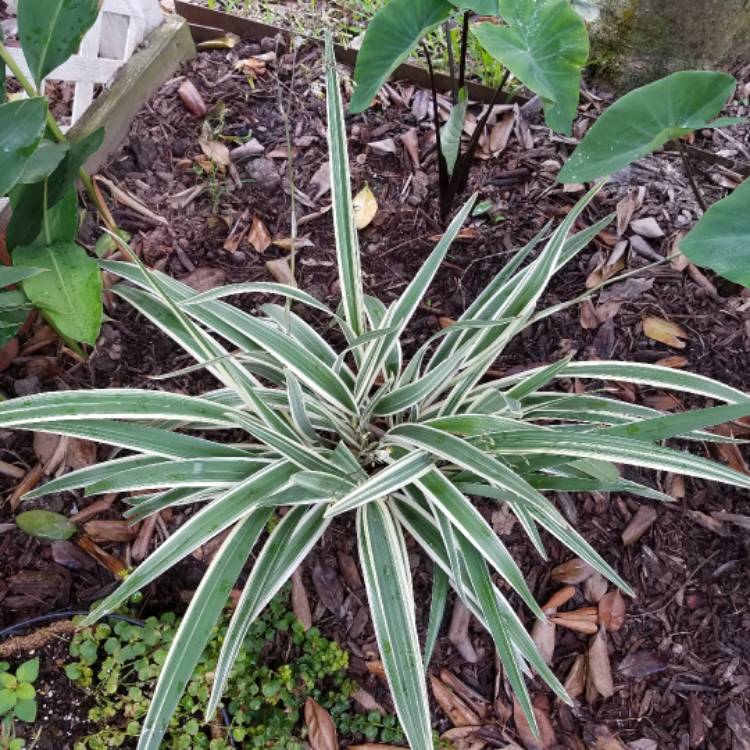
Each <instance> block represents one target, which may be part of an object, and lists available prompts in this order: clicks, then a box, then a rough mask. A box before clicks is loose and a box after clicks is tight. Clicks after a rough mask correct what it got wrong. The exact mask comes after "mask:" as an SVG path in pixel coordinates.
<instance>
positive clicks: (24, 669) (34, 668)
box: [16, 658, 39, 682]
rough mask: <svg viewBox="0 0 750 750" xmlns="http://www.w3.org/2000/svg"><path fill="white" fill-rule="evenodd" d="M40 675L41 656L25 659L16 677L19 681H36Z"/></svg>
mask: <svg viewBox="0 0 750 750" xmlns="http://www.w3.org/2000/svg"><path fill="white" fill-rule="evenodd" d="M38 676H39V658H35V659H29V660H28V661H25V662H24V663H23V664H21V666H20V667H19V668H18V669H17V670H16V679H17V680H18V681H19V682H35V681H36V678H37V677H38Z"/></svg>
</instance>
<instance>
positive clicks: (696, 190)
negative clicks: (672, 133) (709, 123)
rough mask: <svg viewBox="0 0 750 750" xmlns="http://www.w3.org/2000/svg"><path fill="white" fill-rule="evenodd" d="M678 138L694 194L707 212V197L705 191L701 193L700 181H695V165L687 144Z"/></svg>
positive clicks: (684, 165) (678, 146)
mask: <svg viewBox="0 0 750 750" xmlns="http://www.w3.org/2000/svg"><path fill="white" fill-rule="evenodd" d="M676 140H677V148H678V149H679V150H680V156H681V157H682V166H683V167H684V168H685V174H686V175H687V178H688V180H689V182H690V187H691V188H692V189H693V194H694V195H695V198H696V200H697V201H698V205H699V206H700V207H701V208H702V209H703V213H705V212H706V211H708V204H707V203H706V199H705V198H704V197H703V193H701V190H700V188H699V187H698V183H697V182H696V181H695V172H693V165H692V164H691V163H690V156H688V152H687V149H686V148H685V144H684V143H683V142H682V140H681V139H680V138H677V139H676Z"/></svg>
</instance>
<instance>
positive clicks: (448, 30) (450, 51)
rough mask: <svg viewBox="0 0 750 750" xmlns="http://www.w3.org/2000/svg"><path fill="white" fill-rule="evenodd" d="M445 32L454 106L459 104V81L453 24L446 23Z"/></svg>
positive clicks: (444, 25)
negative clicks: (454, 49) (452, 35)
mask: <svg viewBox="0 0 750 750" xmlns="http://www.w3.org/2000/svg"><path fill="white" fill-rule="evenodd" d="M443 31H444V32H445V44H446V46H447V48H448V68H449V70H450V74H451V99H452V101H453V106H454V107H455V106H456V104H458V79H457V78H456V60H455V58H454V56H453V40H452V38H451V22H450V21H446V22H445V23H444V24H443Z"/></svg>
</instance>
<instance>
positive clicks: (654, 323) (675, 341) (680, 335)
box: [642, 316, 688, 349]
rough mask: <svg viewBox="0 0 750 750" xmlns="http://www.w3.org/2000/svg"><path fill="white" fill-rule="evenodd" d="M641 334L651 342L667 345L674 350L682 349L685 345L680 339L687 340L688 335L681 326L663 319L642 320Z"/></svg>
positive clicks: (647, 318)
mask: <svg viewBox="0 0 750 750" xmlns="http://www.w3.org/2000/svg"><path fill="white" fill-rule="evenodd" d="M642 322H643V333H645V334H646V336H648V338H650V339H652V340H653V341H658V342H660V343H661V344H667V346H672V347H674V348H675V349H684V348H685V347H686V346H687V344H686V343H685V342H684V341H682V340H681V339H687V338H688V334H687V332H686V331H685V329H684V328H682V326H679V325H677V323H673V322H672V321H671V320H664V318H654V317H651V316H649V317H645V318H643V321H642Z"/></svg>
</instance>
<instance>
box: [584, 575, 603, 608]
mask: <svg viewBox="0 0 750 750" xmlns="http://www.w3.org/2000/svg"><path fill="white" fill-rule="evenodd" d="M606 593H607V579H606V578H605V577H604V576H603V575H602V574H601V573H596V572H594V573H593V574H592V575H591V576H590V577H589V578H587V579H586V580H585V581H584V582H583V595H584V596H585V597H586V600H587V601H589V602H591V603H592V604H597V603H598V602H599V600H600V599H601V598H602V597H603V596H604V595H605V594H606Z"/></svg>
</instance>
